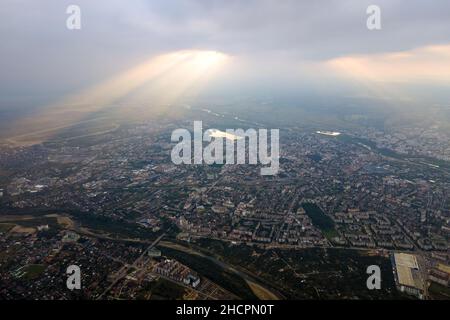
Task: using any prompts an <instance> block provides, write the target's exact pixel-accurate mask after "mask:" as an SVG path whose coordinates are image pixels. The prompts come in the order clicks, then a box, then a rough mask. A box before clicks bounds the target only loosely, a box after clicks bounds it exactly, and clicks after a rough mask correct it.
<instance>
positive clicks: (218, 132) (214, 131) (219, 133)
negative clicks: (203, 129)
mask: <svg viewBox="0 0 450 320" xmlns="http://www.w3.org/2000/svg"><path fill="white" fill-rule="evenodd" d="M207 132H208V135H209V136H210V137H213V138H225V139H228V140H231V141H235V140H240V139H242V138H243V137H241V136H237V135H235V134H232V133H228V132H225V131H221V130H217V129H209V130H207Z"/></svg>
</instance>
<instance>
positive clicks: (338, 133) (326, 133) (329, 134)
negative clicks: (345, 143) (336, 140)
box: [316, 131, 341, 137]
mask: <svg viewBox="0 0 450 320" xmlns="http://www.w3.org/2000/svg"><path fill="white" fill-rule="evenodd" d="M316 133H318V134H322V135H324V136H332V137H337V136H339V135H341V133H340V132H335V131H316Z"/></svg>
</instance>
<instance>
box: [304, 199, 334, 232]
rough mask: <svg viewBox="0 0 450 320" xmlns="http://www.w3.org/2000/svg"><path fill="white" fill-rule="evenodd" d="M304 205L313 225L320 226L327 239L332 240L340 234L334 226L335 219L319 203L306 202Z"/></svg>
mask: <svg viewBox="0 0 450 320" xmlns="http://www.w3.org/2000/svg"><path fill="white" fill-rule="evenodd" d="M302 207H303V209H305V211H306V214H307V215H308V217H310V218H311V221H312V223H313V225H314V226H316V227H317V228H319V229H320V230H321V231H322V233H323V234H324V236H325V237H327V239H330V240H331V239H333V238H334V237H337V236H338V235H339V234H338V233H337V231H336V229H335V228H334V221H333V220H332V219H331V218H330V217H329V216H327V215H326V214H325V213H324V212H323V211H322V209H320V208H319V207H318V206H317V205H315V204H314V203H304V204H302Z"/></svg>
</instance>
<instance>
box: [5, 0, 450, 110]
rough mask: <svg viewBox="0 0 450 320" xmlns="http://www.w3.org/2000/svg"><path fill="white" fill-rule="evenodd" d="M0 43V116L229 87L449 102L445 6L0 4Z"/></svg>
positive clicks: (256, 0)
mask: <svg viewBox="0 0 450 320" xmlns="http://www.w3.org/2000/svg"><path fill="white" fill-rule="evenodd" d="M71 4H75V5H78V6H79V7H80V9H81V30H68V29H67V28H66V19H67V18H68V14H66V8H67V7H68V6H69V5H71ZM372 4H375V5H378V6H379V7H380V8H381V23H382V29H381V30H372V31H371V30H368V29H367V27H366V20H367V17H368V15H367V14H366V9H367V7H368V6H369V5H372ZM0 39H1V46H0V70H1V73H0V108H3V109H5V108H6V109H14V108H20V107H23V106H25V107H29V106H30V107H35V106H37V105H41V104H42V105H46V106H48V105H52V106H56V105H57V106H60V105H62V104H65V103H66V104H67V103H71V104H73V103H76V102H77V101H83V102H85V103H92V104H96V103H111V102H113V101H115V100H117V99H120V98H123V97H124V96H128V95H130V93H131V92H132V93H133V95H134V96H136V97H141V98H142V99H144V100H145V99H147V100H148V99H154V98H155V95H154V94H153V93H154V92H161V91H163V92H171V93H173V94H172V97H170V99H169V97H164V98H162V97H159V98H161V99H160V101H159V100H158V102H160V103H173V102H175V101H176V98H177V97H179V96H182V95H184V94H186V92H191V91H192V92H209V91H210V92H223V93H226V92H233V90H235V91H239V92H242V91H245V90H248V91H249V92H255V93H256V94H257V93H258V92H267V90H269V91H270V92H274V93H276V92H278V91H279V92H283V91H297V90H298V91H299V92H300V91H301V92H309V91H310V92H316V93H317V94H322V93H323V94H326V93H331V94H346V95H355V96H357V95H361V96H366V95H373V96H375V97H378V98H395V99H399V100H408V99H420V98H422V99H431V98H433V99H434V98H437V100H438V101H439V102H440V103H446V102H447V101H448V102H449V104H450V94H449V93H448V92H449V90H448V88H449V85H450V2H449V1H448V0H433V1H423V0H370V1H366V0H318V1H306V0H305V1H303V0H241V1H238V0H226V1H225V0H147V1H145V0H128V1H123V0H95V1H93V0H70V1H66V0H2V5H1V6H0ZM216 53H217V54H216ZM177 54H178V55H177ZM182 54H185V55H187V58H186V60H183V62H180V63H177V64H174V65H171V64H172V63H174V61H175V60H176V59H178V58H179V55H182ZM215 54H216V55H215ZM177 57H178V58H177ZM170 59H175V60H170ZM183 59H184V58H183ZM201 60H204V61H205V62H204V63H202V62H201ZM157 64H158V65H157ZM169 65H171V67H169ZM139 68H141V69H139ZM158 68H159V69H160V70H159V69H158ZM164 68H166V69H165V71H164V70H163V69H164ZM155 70H159V71H158V72H157V71H155ZM211 70H213V71H211ZM133 72H135V73H133ZM130 77H131V78H133V77H134V80H133V81H130V79H131V78H130ZM237 80H238V81H237ZM118 88H121V89H120V90H118ZM124 88H125V89H124ZM418 88H419V90H418ZM100 95H102V96H100ZM135 99H138V98H135ZM136 101H137V100H136ZM433 103H436V101H434V102H433Z"/></svg>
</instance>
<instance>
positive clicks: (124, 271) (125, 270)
mask: <svg viewBox="0 0 450 320" xmlns="http://www.w3.org/2000/svg"><path fill="white" fill-rule="evenodd" d="M165 235H166V234H165V233H163V234H162V235H160V236H159V237H158V238H157V239H156V240H155V241H153V242H152V243H151V244H150V245H149V246H148V247H147V248H146V249H145V250H144V251H143V252H142V254H141V255H140V256H139V257H138V258H137V259H136V260H135V261H134V262H133V264H131V265H124V266H123V267H122V268H121V269H120V270H119V271H118V274H117V276H116V277H115V279H114V280H113V282H112V283H111V284H110V285H109V286H108V287H107V288H106V289H105V291H103V293H102V294H100V295H99V296H98V297H97V300H101V299H102V298H103V297H104V296H105V294H106V293H108V292H109V290H111V289H112V288H113V287H114V286H115V285H116V284H117V283H118V282H119V281H120V280H122V279H123V278H124V277H125V276H126V275H127V274H128V270H129V269H130V268H137V266H138V265H139V263H140V262H141V261H142V259H143V258H144V257H145V255H146V254H147V253H148V251H149V250H150V249H152V248H153V247H154V246H156V245H157V244H158V243H159V241H161V239H162V238H163V237H164V236H165Z"/></svg>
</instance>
